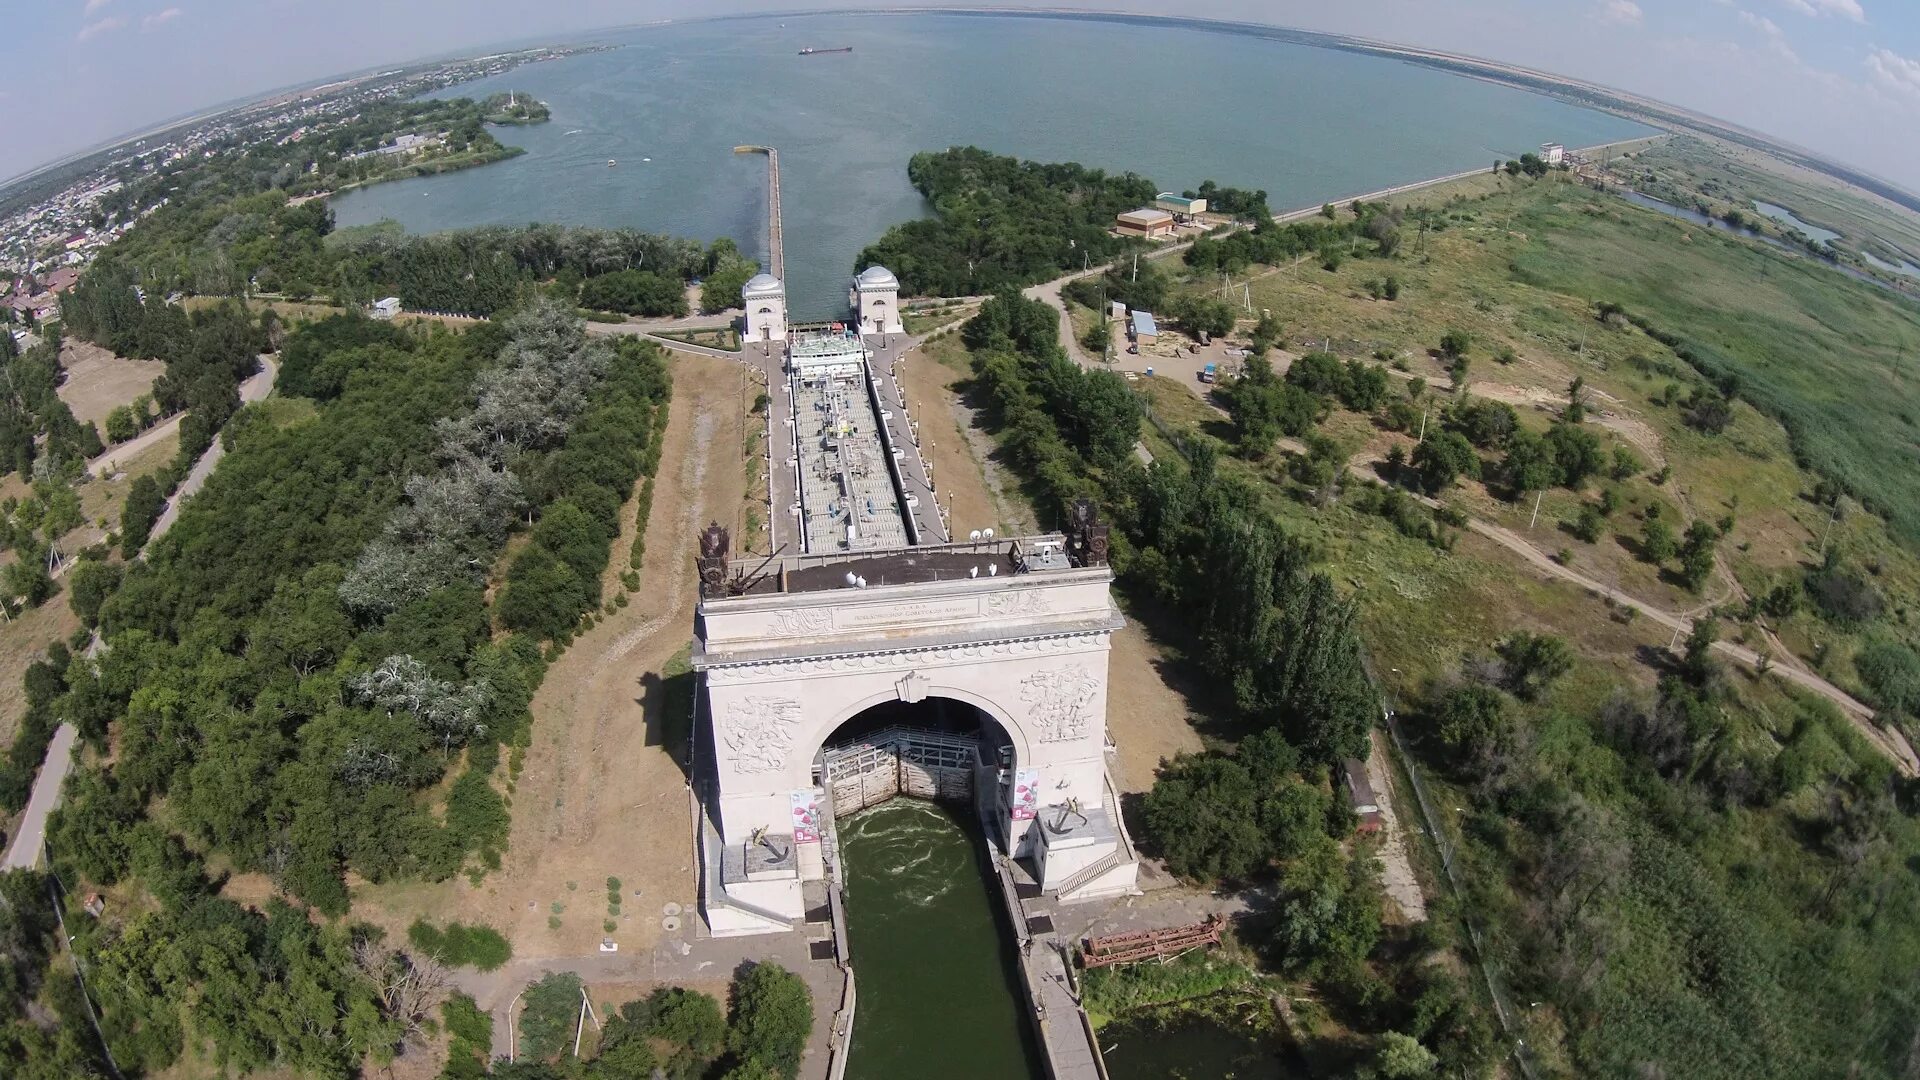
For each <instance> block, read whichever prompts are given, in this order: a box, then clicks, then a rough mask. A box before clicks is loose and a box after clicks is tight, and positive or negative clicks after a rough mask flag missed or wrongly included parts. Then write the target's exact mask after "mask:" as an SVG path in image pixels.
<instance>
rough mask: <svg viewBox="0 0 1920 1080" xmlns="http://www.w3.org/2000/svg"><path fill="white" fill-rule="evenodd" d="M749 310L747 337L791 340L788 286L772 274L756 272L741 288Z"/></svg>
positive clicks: (741, 296)
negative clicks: (788, 315)
mask: <svg viewBox="0 0 1920 1080" xmlns="http://www.w3.org/2000/svg"><path fill="white" fill-rule="evenodd" d="M740 303H741V306H743V307H745V308H746V309H747V319H746V340H748V341H785V340H787V287H786V285H785V284H783V283H782V282H781V281H780V279H779V278H777V277H774V276H773V275H772V274H755V275H754V276H753V277H752V278H751V279H749V280H748V281H747V284H746V287H745V288H743V289H741V290H740Z"/></svg>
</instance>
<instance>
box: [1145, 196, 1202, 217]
mask: <svg viewBox="0 0 1920 1080" xmlns="http://www.w3.org/2000/svg"><path fill="white" fill-rule="evenodd" d="M1153 205H1154V208H1155V209H1156V210H1165V211H1166V212H1167V213H1169V214H1172V215H1173V216H1174V217H1176V218H1197V217H1199V216H1200V215H1201V214H1204V213H1206V212H1207V200H1205V199H1189V198H1187V197H1186V196H1185V195H1175V194H1174V193H1173V192H1171V191H1163V192H1161V193H1160V194H1158V195H1155V196H1154V197H1153Z"/></svg>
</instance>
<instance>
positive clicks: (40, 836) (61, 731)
mask: <svg viewBox="0 0 1920 1080" xmlns="http://www.w3.org/2000/svg"><path fill="white" fill-rule="evenodd" d="M77 735H78V732H76V731H75V730H74V727H73V725H72V724H61V725H60V727H59V728H58V729H57V730H55V731H54V733H53V741H52V742H51V743H49V744H48V746H47V760H46V761H45V763H43V764H42V765H41V766H40V776H39V778H38V779H37V780H35V781H34V782H33V794H32V796H31V797H29V798H28V799H27V812H26V813H25V814H22V815H21V817H20V828H19V830H18V831H17V832H15V833H14V834H13V844H12V846H11V847H9V848H7V857H6V860H5V861H4V862H0V871H6V870H26V869H31V868H33V867H35V866H38V865H40V853H41V851H42V850H44V848H45V845H46V839H47V818H48V817H50V816H51V815H52V814H53V811H54V808H55V807H57V806H59V805H60V789H61V787H62V786H64V785H65V784H66V782H67V773H68V772H70V771H72V769H73V740H74V738H75V737H76V736H77Z"/></svg>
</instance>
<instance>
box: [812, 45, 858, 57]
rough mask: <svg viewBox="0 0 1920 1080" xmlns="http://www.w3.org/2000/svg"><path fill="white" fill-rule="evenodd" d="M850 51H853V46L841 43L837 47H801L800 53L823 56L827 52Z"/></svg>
mask: <svg viewBox="0 0 1920 1080" xmlns="http://www.w3.org/2000/svg"><path fill="white" fill-rule="evenodd" d="M852 51H853V46H851V45H842V46H840V47H839V48H837V49H814V48H806V49H801V50H800V55H801V56H825V55H826V54H828V53H843V52H852Z"/></svg>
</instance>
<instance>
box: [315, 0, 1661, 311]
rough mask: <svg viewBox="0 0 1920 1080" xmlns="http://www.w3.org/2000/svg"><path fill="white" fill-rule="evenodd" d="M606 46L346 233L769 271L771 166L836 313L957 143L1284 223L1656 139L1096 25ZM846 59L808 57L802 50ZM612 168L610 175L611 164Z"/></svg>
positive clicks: (924, 25)
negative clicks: (614, 247) (680, 258)
mask: <svg viewBox="0 0 1920 1080" xmlns="http://www.w3.org/2000/svg"><path fill="white" fill-rule="evenodd" d="M782 18H784V20H785V22H784V26H783V24H782V22H781V20H780V19H777V18H754V19H734V20H725V21H713V22H692V23H681V24H672V25H662V26H656V27H648V28H641V29H631V30H623V31H618V32H614V33H610V34H607V35H604V36H602V37H601V38H599V39H589V40H599V41H603V42H604V43H606V44H612V45H618V46H620V48H617V49H614V50H612V51H610V52H603V53H594V54H590V55H585V56H577V57H573V58H570V59H565V60H557V61H552V62H548V63H541V64H532V65H529V66H527V67H523V68H519V69H517V70H515V71H512V72H509V73H507V74H505V75H500V76H496V77H493V78H489V79H484V80H480V81H478V82H474V83H468V84H465V85H463V86H458V87H453V88H450V89H448V90H446V91H443V92H442V93H443V94H445V95H447V96H471V97H484V96H486V95H488V94H491V93H495V92H504V91H506V90H508V89H515V90H524V91H529V92H531V93H533V94H534V95H536V96H537V97H539V98H540V99H541V100H543V101H545V102H547V103H548V104H549V105H550V106H551V108H552V113H553V118H552V120H551V121H550V122H549V123H546V124H540V125H536V126H533V127H518V128H495V129H493V130H494V134H495V135H496V136H497V137H499V138H500V139H501V140H502V141H503V142H506V143H509V144H513V145H517V146H522V147H524V148H525V149H526V151H527V153H526V154H524V155H522V156H521V157H518V158H515V159H513V160H510V161H504V162H500V163H497V164H494V165H488V166H485V167H482V168H477V169H469V170H466V171H463V172H456V173H449V174H445V175H441V176H433V177H422V178H419V179H414V180H406V181H401V182H397V183H391V184H381V185H377V186H374V187H371V188H367V189H364V190H361V191H355V192H349V193H347V194H345V195H342V196H340V197H338V198H336V199H334V200H333V207H334V211H335V214H336V215H337V219H338V222H339V224H340V225H341V226H351V225H365V224H370V223H372V222H377V221H380V220H383V219H392V220H394V221H397V222H399V223H400V224H401V225H403V226H405V227H406V228H407V229H409V230H411V231H415V232H434V231H439V230H443V229H453V228H462V227H467V226H473V225H496V224H509V225H518V224H525V223H527V222H532V221H550V222H558V223H561V224H570V225H594V226H603V227H628V228H635V229H644V230H648V231H653V232H664V233H673V234H676V235H681V236H687V237H691V238H695V239H699V240H702V241H711V240H713V239H716V238H718V237H721V236H730V237H733V238H734V239H735V240H736V241H737V242H738V243H739V244H740V246H741V248H742V250H744V251H746V252H747V253H748V254H749V255H757V256H763V255H764V247H765V235H764V233H765V227H766V225H765V214H766V191H765V187H766V162H765V160H764V159H763V158H759V157H753V156H747V155H738V156H736V155H735V154H734V153H733V152H732V151H733V147H735V146H736V145H740V144H743V143H757V144H764V145H769V146H776V147H778V148H779V149H780V166H781V169H780V171H781V195H782V202H783V205H784V219H785V221H784V224H785V229H786V254H787V276H788V282H787V296H788V301H789V303H790V305H791V307H792V309H793V311H794V312H795V314H796V315H798V316H799V317H802V318H806V317H824V316H832V315H838V314H840V313H841V312H842V311H843V310H844V308H845V305H846V286H847V279H848V278H849V277H850V276H851V275H852V273H853V271H854V270H855V269H856V267H855V265H854V262H855V259H856V258H857V257H858V255H859V252H860V250H861V249H862V248H863V247H865V246H866V245H868V244H870V243H872V242H873V241H874V240H876V239H878V238H879V236H880V234H881V233H882V232H884V231H885V230H886V228H887V227H888V226H890V225H893V224H896V223H898V222H902V221H907V220H911V219H913V218H915V217H919V216H922V215H924V214H925V213H927V209H928V208H927V206H926V205H925V202H924V200H922V199H921V198H920V195H919V193H918V192H916V191H915V190H914V189H913V187H912V185H911V184H910V183H909V182H908V180H907V161H908V159H909V158H910V157H912V156H913V155H914V154H915V153H917V152H920V151H923V150H939V149H944V148H946V147H948V146H956V145H966V144H974V145H978V146H981V147H985V148H987V149H989V150H992V151H994V152H996V153H1003V154H1013V155H1017V156H1020V157H1025V158H1030V159H1033V160H1038V161H1049V162H1052V161H1078V162H1080V163H1082V164H1084V165H1088V166H1094V167H1098V168H1104V169H1109V170H1128V169H1131V170H1133V171H1136V172H1139V173H1141V174H1142V175H1144V176H1148V177H1151V178H1152V179H1153V180H1154V181H1156V182H1157V183H1158V184H1160V185H1161V186H1162V187H1163V188H1168V189H1172V190H1175V191H1178V190H1182V189H1186V188H1191V187H1194V186H1197V185H1198V184H1199V183H1200V181H1202V180H1205V179H1209V178H1211V179H1214V180H1217V181H1219V182H1220V183H1222V184H1226V185H1230V186H1236V187H1248V188H1264V189H1265V190H1266V191H1267V192H1268V194H1269V203H1270V204H1271V205H1272V206H1273V207H1274V209H1276V210H1281V209H1288V208H1293V207H1300V206H1309V205H1317V204H1319V203H1321V202H1324V201H1326V200H1329V199H1338V198H1342V197H1346V196H1351V195H1354V194H1357V193H1361V192H1368V191H1376V190H1380V189H1383V188H1387V187H1391V186H1394V185H1397V184H1402V183H1407V182H1411V181H1416V180H1424V179H1428V178H1430V177H1434V176H1438V175H1441V174H1445V173H1452V172H1459V171H1464V170H1468V169H1474V168H1481V167H1485V168H1488V169H1491V168H1492V167H1493V164H1494V161H1495V160H1496V159H1513V158H1517V157H1519V156H1520V155H1521V154H1522V153H1525V152H1528V151H1537V150H1538V149H1539V147H1540V145H1541V144H1542V143H1546V142H1557V143H1564V144H1565V145H1567V146H1569V147H1582V146H1590V145H1595V144H1598V143H1604V142H1612V141H1618V140H1623V139H1632V138H1639V137H1642V136H1645V135H1651V134H1655V132H1654V130H1653V129H1651V128H1648V127H1646V126H1644V125H1641V124H1638V123H1635V122H1633V121H1630V120H1625V119H1622V118H1620V117H1616V116H1612V115H1609V114H1607V113H1602V112H1597V111H1594V110H1591V109H1585V108H1580V107H1578V106H1575V105H1570V104H1567V103H1565V102H1560V101H1556V100H1554V99H1551V98H1547V97H1542V96H1540V95H1537V94H1532V93H1528V92H1526V91H1523V90H1518V89H1515V88H1512V87H1506V86H1499V85H1496V84H1494V83H1490V82H1485V81H1482V80H1478V79H1471V78H1466V77H1463V76H1459V75H1453V74H1449V73H1446V72H1442V71H1437V70H1434V69H1430V68H1423V67H1419V66H1415V65H1412V64H1407V63H1402V62H1400V61H1397V60H1390V59H1385V58H1381V57H1374V56H1363V55H1358V54H1353V53H1345V52H1338V51H1334V50H1330V49H1319V48H1312V47H1308V46H1301V45H1293V44H1288V43H1284V42H1278V41H1272V40H1267V39H1263V38H1258V37H1254V36H1250V35H1246V34H1235V33H1222V32H1213V31H1203V30H1197V29H1190V28H1183V27H1174V26H1143V25H1138V24H1125V23H1119V22H1112V21H1099V20H1095V19H1034V18H1012V17H980V16H964V15H943V14H915V15H880V14H864V15H819V16H804V17H802V16H784V17H782ZM842 46H849V47H851V48H852V49H853V51H852V52H846V53H832V54H818V55H812V56H801V55H799V51H800V50H801V49H802V48H807V47H813V48H823V49H824V48H835V47H842ZM610 159H611V160H614V161H616V162H617V163H618V165H617V167H615V168H608V167H607V162H608V161H609V160H610Z"/></svg>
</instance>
